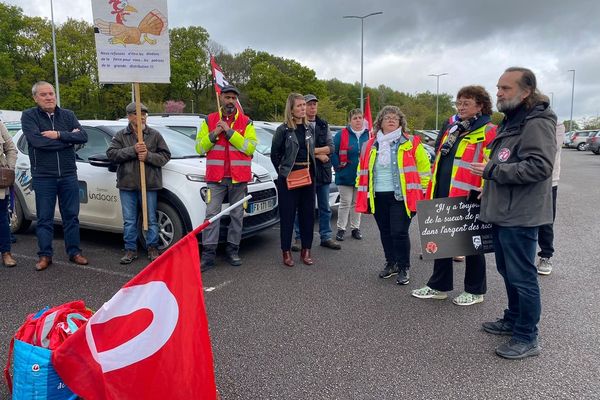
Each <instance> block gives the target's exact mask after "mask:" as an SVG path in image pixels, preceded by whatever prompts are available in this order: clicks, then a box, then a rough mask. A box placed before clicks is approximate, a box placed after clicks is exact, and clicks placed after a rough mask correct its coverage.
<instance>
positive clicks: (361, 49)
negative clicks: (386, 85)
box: [343, 11, 383, 112]
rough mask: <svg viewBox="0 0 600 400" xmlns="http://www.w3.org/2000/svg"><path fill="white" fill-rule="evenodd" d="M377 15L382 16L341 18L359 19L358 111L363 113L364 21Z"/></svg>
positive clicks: (368, 15)
mask: <svg viewBox="0 0 600 400" xmlns="http://www.w3.org/2000/svg"><path fill="white" fill-rule="evenodd" d="M379 14H383V12H382V11H378V12H374V13H370V14H367V15H363V16H362V17H361V16H358V15H345V16H344V17H343V18H356V19H360V109H361V111H363V112H364V111H365V97H364V94H363V89H364V85H363V52H364V47H363V43H364V28H365V19H367V18H369V17H371V16H373V15H379Z"/></svg>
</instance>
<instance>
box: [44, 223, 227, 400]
mask: <svg viewBox="0 0 600 400" xmlns="http://www.w3.org/2000/svg"><path fill="white" fill-rule="evenodd" d="M199 266H200V256H199V254H198V242H197V240H196V237H195V235H187V236H186V237H184V238H183V239H181V240H180V241H179V242H178V243H176V244H175V245H174V246H173V247H172V248H170V249H169V250H167V252H165V253H164V254H163V255H162V256H160V257H159V258H158V259H156V260H155V261H154V262H153V263H151V264H150V265H149V266H148V267H146V268H145V269H144V270H143V271H142V272H140V273H139V274H138V275H137V276H136V277H134V278H133V279H132V280H131V281H129V282H128V283H127V284H126V285H125V286H123V288H122V289H121V290H119V292H118V293H117V294H116V295H115V296H114V297H113V298H112V299H111V300H110V301H108V302H107V303H105V304H104V305H103V306H102V308H100V309H99V310H98V311H97V312H96V313H95V314H94V315H93V316H92V317H91V318H90V319H89V321H88V323H87V324H86V325H85V328H82V329H80V330H78V331H77V332H76V333H75V334H73V335H72V336H70V337H69V338H68V339H67V340H66V341H65V342H64V343H63V345H62V346H60V347H59V348H58V349H57V350H56V351H55V352H54V353H53V355H52V363H53V365H54V368H55V369H56V371H57V372H58V374H59V376H60V377H61V378H62V379H63V380H64V382H65V384H66V385H67V386H68V387H69V388H70V389H71V390H73V392H75V393H76V394H78V395H79V396H81V397H83V398H85V399H91V400H112V399H120V400H123V399H144V400H154V399H170V400H179V399H181V400H183V399H210V400H213V399H216V386H215V379H214V370H213V359H212V351H211V346H210V338H209V335H208V322H207V318H206V313H205V308H204V297H203V292H202V281H201V277H200V268H199Z"/></svg>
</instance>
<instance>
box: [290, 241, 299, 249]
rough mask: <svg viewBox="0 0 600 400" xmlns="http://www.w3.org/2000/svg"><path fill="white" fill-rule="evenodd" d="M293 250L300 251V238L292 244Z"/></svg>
mask: <svg viewBox="0 0 600 400" xmlns="http://www.w3.org/2000/svg"><path fill="white" fill-rule="evenodd" d="M292 251H300V239H296V240H294V243H293V244H292Z"/></svg>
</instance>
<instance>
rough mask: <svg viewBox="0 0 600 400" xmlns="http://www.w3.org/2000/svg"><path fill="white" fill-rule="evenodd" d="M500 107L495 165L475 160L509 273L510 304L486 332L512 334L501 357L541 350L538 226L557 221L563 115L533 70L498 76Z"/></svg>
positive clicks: (501, 261)
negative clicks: (556, 173)
mask: <svg viewBox="0 0 600 400" xmlns="http://www.w3.org/2000/svg"><path fill="white" fill-rule="evenodd" d="M497 87H498V92H497V98H498V101H497V106H498V110H499V111H501V112H503V113H504V114H505V117H504V120H503V121H502V124H501V125H500V127H499V129H498V133H497V135H496V138H495V139H494V141H493V142H492V144H491V146H490V147H491V154H490V159H489V161H488V162H487V163H472V164H471V170H472V172H473V173H474V174H477V175H481V176H483V178H484V179H485V180H486V182H485V184H484V186H483V193H482V198H481V214H480V219H481V220H482V221H485V222H487V223H491V224H492V232H493V240H494V249H495V253H496V266H497V268H498V272H499V273H500V275H502V277H503V278H504V284H505V286H506V293H507V296H508V308H507V309H506V310H504V316H503V317H502V318H501V319H498V320H497V321H495V322H485V323H483V324H482V326H483V329H484V330H485V331H486V332H488V333H492V334H495V335H510V336H512V338H511V339H510V340H509V341H508V342H507V343H505V344H503V345H501V346H499V347H498V348H496V354H498V355H499V356H500V357H504V358H508V359H520V358H525V357H530V356H535V355H538V354H539V353H540V347H539V346H538V340H537V336H538V328H537V324H538V322H539V320H540V314H541V299H540V289H539V286H538V281H537V269H536V265H535V255H536V254H535V251H536V246H537V235H538V228H539V227H540V226H541V225H544V224H549V223H551V222H552V168H553V163H554V155H555V154H556V139H555V133H554V132H555V129H556V115H555V114H554V112H553V111H552V110H551V109H550V107H549V104H548V98H547V97H546V96H544V95H542V94H541V93H540V92H539V91H538V90H537V82H536V78H535V75H534V74H533V72H532V71H531V70H529V69H527V68H520V67H511V68H508V69H507V70H506V71H505V72H504V73H503V74H502V76H501V77H500V79H499V80H498V84H497Z"/></svg>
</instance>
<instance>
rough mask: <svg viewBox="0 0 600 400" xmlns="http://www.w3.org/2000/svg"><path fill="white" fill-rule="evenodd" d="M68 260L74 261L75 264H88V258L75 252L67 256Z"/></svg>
mask: <svg viewBox="0 0 600 400" xmlns="http://www.w3.org/2000/svg"><path fill="white" fill-rule="evenodd" d="M69 261H71V262H74V263H75V264H77V265H88V260H87V258H85V257H84V256H82V255H81V253H79V254H75V255H74V256H71V257H69Z"/></svg>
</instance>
